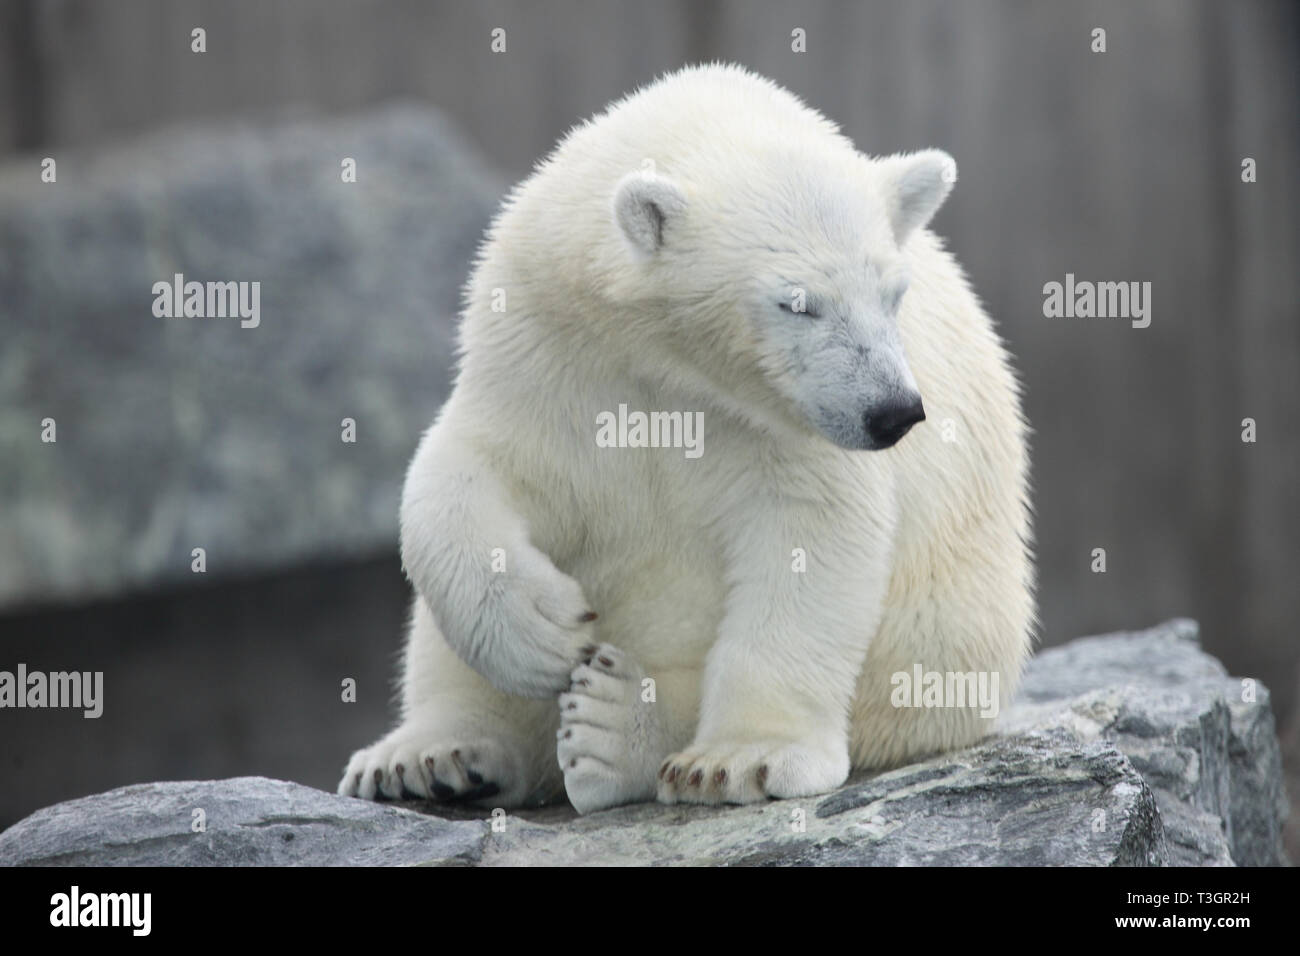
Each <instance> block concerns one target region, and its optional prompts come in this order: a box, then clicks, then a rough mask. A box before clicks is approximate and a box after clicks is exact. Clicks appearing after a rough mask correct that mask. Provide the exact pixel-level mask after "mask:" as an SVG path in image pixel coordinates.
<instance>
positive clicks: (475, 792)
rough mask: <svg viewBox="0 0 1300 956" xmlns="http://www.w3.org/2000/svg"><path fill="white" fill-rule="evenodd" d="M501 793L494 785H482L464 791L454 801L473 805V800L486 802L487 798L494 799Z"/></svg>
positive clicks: (489, 783)
mask: <svg viewBox="0 0 1300 956" xmlns="http://www.w3.org/2000/svg"><path fill="white" fill-rule="evenodd" d="M500 792H501V788H500V787H498V786H497V785H496V784H495V783H491V782H488V783H484V784H480V785H479V786H477V787H475V788H474V789H472V790H466V791H465V792H464V793H462V794H461V795H460V796H458V797H457V798H456V800H455V802H456V803H473V802H474V801H475V800H486V799H487V798H488V797H495V796H496V795H497V794H498V793H500Z"/></svg>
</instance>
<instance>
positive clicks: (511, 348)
mask: <svg viewBox="0 0 1300 956" xmlns="http://www.w3.org/2000/svg"><path fill="white" fill-rule="evenodd" d="M954 179H955V166H954V165H953V162H952V160H951V158H950V157H949V156H948V155H947V154H946V153H943V152H941V151H938V150H926V151H923V152H919V153H914V154H911V155H895V156H890V157H888V158H877V159H872V158H868V157H867V156H865V155H863V154H862V153H859V152H858V151H857V150H856V149H855V148H854V146H853V144H852V143H851V142H850V141H849V140H848V139H847V138H845V137H844V136H843V135H841V134H840V133H839V132H838V129H837V127H836V126H835V125H834V124H833V123H831V122H830V121H828V120H827V119H825V118H823V117H822V116H821V115H820V114H818V113H817V112H815V111H814V110H812V109H810V108H809V107H807V106H805V105H804V104H803V103H802V102H801V101H800V100H799V99H797V98H796V97H795V96H793V95H792V94H790V93H789V92H787V91H785V90H783V89H782V88H780V87H778V86H777V85H775V84H774V83H772V82H770V81H768V80H766V79H763V78H761V77H759V76H756V75H754V74H753V73H750V72H748V71H746V70H744V69H742V68H739V67H734V66H722V65H711V66H702V67H695V68H687V69H683V70H681V71H680V72H677V73H674V74H671V75H668V76H665V77H662V78H660V79H659V80H658V81H656V82H655V83H653V84H652V85H650V86H648V87H646V88H644V89H642V90H640V91H638V92H636V93H634V94H632V95H630V96H628V97H626V98H625V99H623V100H621V101H619V102H616V103H615V104H613V105H612V106H610V107H609V108H608V109H607V110H606V111H605V112H604V113H602V114H601V115H599V116H597V117H596V118H594V119H592V120H591V121H589V122H587V123H585V124H583V125H580V126H578V127H575V128H574V129H573V130H571V131H570V132H569V133H568V134H567V135H566V136H565V137H564V139H563V140H562V141H561V142H560V143H559V145H558V146H557V147H556V148H555V149H554V151H553V152H552V153H551V155H550V156H549V157H548V158H547V159H546V160H545V161H544V162H542V163H541V164H539V165H538V167H537V168H536V170H535V171H534V172H533V174H532V175H531V176H530V177H529V178H528V179H526V180H525V181H524V182H523V183H521V184H520V185H518V186H517V187H516V188H515V189H514V190H513V192H512V193H511V194H510V196H509V197H508V199H507V200H506V201H505V203H504V204H503V207H502V209H501V211H500V213H499V214H498V216H497V217H496V219H495V221H494V222H493V224H492V226H491V228H490V229H489V232H488V235H487V237H486V239H485V242H484V244H483V246H482V247H481V250H480V254H479V256H478V259H477V262H476V265H475V267H474V270H473V273H472V275H471V277H470V279H469V282H468V284H467V286H466V289H465V295H464V309H463V314H462V322H461V327H460V346H461V350H460V352H461V357H460V365H459V371H458V375H457V379H456V383H455V387H454V389H453V391H452V394H451V395H450V397H449V398H448V400H447V402H446V404H445V405H444V407H443V408H442V410H441V412H440V413H439V415H438V417H437V419H436V421H435V422H434V424H433V425H432V427H431V428H430V429H429V430H428V431H427V432H426V433H425V435H424V436H423V439H422V440H421V442H420V444H419V447H418V450H417V451H416V453H415V456H414V459H413V460H412V462H411V465H410V469H409V471H408V473H407V476H406V483H405V487H404V491H403V499H402V504H401V551H402V559H403V564H404V566H405V569H406V573H407V575H408V577H409V578H410V580H411V583H412V585H413V586H414V590H415V594H416V596H415V600H414V611H413V619H412V622H411V625H410V630H409V635H408V639H407V644H406V651H405V666H404V674H403V683H402V714H401V721H400V723H399V724H398V726H397V727H396V729H394V730H393V731H392V732H390V733H389V734H388V735H387V736H385V737H384V738H383V739H381V740H380V741H379V742H378V743H376V744H374V745H373V746H371V747H369V748H366V749H364V750H361V751H359V752H357V753H356V754H355V755H354V756H353V757H352V759H351V761H350V762H349V764H348V765H347V768H346V771H345V773H344V776H343V779H342V781H341V783H340V784H339V792H340V793H342V794H347V795H355V796H360V797H363V798H375V799H385V798H389V799H393V798H401V797H404V796H406V797H409V796H415V797H420V798H432V799H435V800H461V801H466V802H472V803H476V804H484V805H487V806H494V807H495V806H501V807H515V806H525V805H536V804H539V803H544V802H547V801H549V800H553V799H558V798H559V797H560V795H561V794H567V796H568V798H569V800H570V801H571V802H572V804H573V805H574V806H575V807H576V808H577V809H578V810H579V811H580V812H590V811H594V810H599V809H601V808H605V807H610V806H614V805H617V804H622V803H629V802H638V801H647V800H653V799H656V798H657V799H659V800H661V801H664V802H668V803H672V802H690V803H745V802H750V801H757V800H762V799H765V798H772V797H775V798H787V797H802V796H809V795H814V794H818V793H822V792H825V791H827V790H831V789H833V788H835V787H837V786H839V785H841V784H842V783H843V782H844V781H845V779H846V778H847V776H848V774H849V773H850V771H851V770H852V769H855V768H886V767H890V766H894V765H897V764H900V763H903V762H906V761H910V760H914V759H916V758H920V757H923V756H926V755H930V754H934V753H936V752H940V751H944V750H949V749H952V748H958V747H962V746H965V745H968V744H971V743H972V742H974V741H976V740H977V739H979V738H980V737H982V736H984V735H986V734H987V733H988V732H989V730H990V729H991V725H990V719H989V718H990V715H989V711H988V709H987V708H984V709H980V708H977V707H976V706H975V705H974V702H972V701H966V702H965V705H964V706H963V705H961V704H958V703H955V702H954V701H951V700H940V701H939V704H940V705H939V706H929V705H927V706H915V704H916V703H917V701H916V700H914V699H913V695H909V694H907V693H904V694H901V695H900V694H899V693H898V692H897V691H898V680H899V677H898V676H897V675H911V674H913V673H917V674H920V673H922V672H924V673H926V674H929V673H931V672H935V673H938V674H941V675H942V674H949V675H951V674H954V673H956V674H959V675H969V674H972V673H974V674H978V675H982V678H983V677H987V676H988V675H993V678H994V681H995V686H996V687H997V689H998V701H1000V702H1005V701H1006V699H1007V698H1008V697H1009V695H1010V694H1011V692H1012V690H1013V689H1014V687H1015V684H1016V680H1017V678H1018V676H1019V674H1020V670H1021V665H1022V663H1023V662H1024V660H1025V659H1026V656H1027V654H1028V653H1029V649H1030V646H1031V640H1032V633H1033V630H1034V626H1035V610H1034V602H1033V589H1034V580H1033V566H1032V562H1031V555H1030V512H1029V503H1028V496H1027V467H1028V462H1027V450H1026V430H1027V429H1026V425H1025V422H1024V419H1023V417H1022V414H1021V409H1020V401H1019V392H1018V386H1017V383H1016V380H1015V377H1014V375H1013V372H1012V370H1011V367H1010V364H1009V360H1008V355H1007V352H1006V350H1005V349H1004V347H1003V345H1002V343H1001V341H1000V340H999V338H998V336H997V334H996V333H995V331H994V328H993V324H992V322H991V320H990V319H989V317H988V315H986V314H985V312H984V310H983V308H982V307H981V305H980V303H979V302H978V300H977V299H976V297H975V295H974V293H973V292H972V291H971V289H970V287H969V286H968V285H967V282H966V280H965V278H964V277H963V274H962V272H961V270H960V268H959V266H958V265H957V263H956V262H955V261H954V260H953V258H952V257H951V256H950V255H949V254H948V253H947V252H946V251H945V250H944V249H943V247H942V245H941V244H940V242H939V240H937V239H936V238H935V237H934V236H933V235H932V234H931V233H929V232H928V231H926V229H925V228H924V227H925V226H926V224H927V222H928V221H929V220H930V218H931V216H933V214H934V213H935V211H936V210H937V209H938V208H939V206H940V205H941V204H942V203H943V201H944V200H945V198H946V197H947V195H948V193H949V191H950V189H951V188H952V183H953V181H954ZM637 413H640V415H641V418H640V419H636V414H637ZM614 416H617V417H618V420H619V422H620V424H619V426H618V427H617V428H616V429H610V428H608V427H607V426H609V424H610V422H611V420H612V418H613V417H614ZM647 420H649V421H650V422H651V430H652V431H654V432H655V434H654V435H653V436H651V439H650V440H647V436H646V434H645V431H646V429H645V427H644V426H645V422H646V421H647ZM683 420H685V421H687V422H698V423H699V425H700V426H701V428H700V431H699V434H698V435H697V436H696V437H695V442H696V445H697V446H698V447H696V449H695V452H696V453H695V454H691V453H690V449H689V448H683V447H680V445H681V442H680V441H676V442H674V440H673V439H674V438H680V434H679V430H678V428H677V424H678V423H679V422H681V421H683ZM629 422H631V423H632V424H630V425H629ZM656 423H657V424H656ZM669 425H671V426H672V427H668V426H669ZM602 431H604V432H605V433H606V435H605V437H606V438H607V439H608V438H609V434H610V433H613V432H616V433H617V435H618V437H619V440H618V441H615V442H613V443H612V444H614V445H615V447H609V446H610V444H611V442H610V441H608V440H606V441H600V440H598V435H599V434H600V433H601V432H602ZM659 438H662V439H664V440H663V441H658V440H654V439H659ZM674 444H677V445H678V446H679V447H672V446H673V445H674ZM656 446H658V447H656ZM982 678H981V679H982ZM949 683H950V686H951V683H952V682H949ZM958 683H960V681H959V682H958ZM998 701H995V702H994V703H995V707H996V704H997V703H998ZM927 703H928V704H933V703H934V701H928V702H927ZM944 704H947V706H943V705H944Z"/></svg>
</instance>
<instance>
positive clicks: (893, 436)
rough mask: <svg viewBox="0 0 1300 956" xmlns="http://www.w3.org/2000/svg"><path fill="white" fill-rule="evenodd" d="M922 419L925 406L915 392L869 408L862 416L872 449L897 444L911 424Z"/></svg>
mask: <svg viewBox="0 0 1300 956" xmlns="http://www.w3.org/2000/svg"><path fill="white" fill-rule="evenodd" d="M923 421H925V406H924V405H922V404H921V396H920V395H916V394H911V395H905V396H903V397H901V398H897V399H894V400H893V401H890V402H889V403H887V404H885V405H881V406H879V407H877V408H873V409H871V410H869V411H868V412H867V413H866V415H865V416H863V423H864V425H865V426H866V430H867V436H868V437H869V438H870V439H871V447H872V448H873V449H883V448H890V447H892V446H893V445H896V444H898V442H899V440H900V439H901V438H902V437H903V436H904V435H906V434H907V433H908V431H909V430H910V429H911V427H912V426H913V425H915V424H916V423H917V422H923Z"/></svg>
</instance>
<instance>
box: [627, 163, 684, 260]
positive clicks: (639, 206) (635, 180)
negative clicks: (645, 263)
mask: <svg viewBox="0 0 1300 956" xmlns="http://www.w3.org/2000/svg"><path fill="white" fill-rule="evenodd" d="M685 210H686V196H685V195H683V193H682V191H681V190H680V189H678V188H677V184H676V183H674V182H673V181H672V180H670V179H665V178H664V177H663V176H660V175H658V174H656V173H652V172H649V171H647V170H639V171H637V172H635V173H628V174H627V175H626V176H624V177H623V178H622V179H621V180H619V183H618V186H617V187H615V189H614V221H615V222H617V223H618V228H619V229H620V230H621V231H622V233H623V237H624V238H625V239H626V240H627V241H628V244H629V245H630V246H631V247H632V249H633V251H634V252H635V253H636V254H637V255H638V256H641V257H649V256H653V255H654V254H655V253H656V252H658V251H659V250H660V249H661V248H662V247H663V244H664V227H665V226H666V225H668V224H670V223H671V222H672V221H673V220H674V219H675V218H676V217H678V216H680V215H681V214H682V213H683V212H684V211H685Z"/></svg>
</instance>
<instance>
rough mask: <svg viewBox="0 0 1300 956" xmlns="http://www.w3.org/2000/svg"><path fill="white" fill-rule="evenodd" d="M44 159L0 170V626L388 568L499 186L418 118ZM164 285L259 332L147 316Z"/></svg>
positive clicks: (277, 129) (196, 137)
mask: <svg viewBox="0 0 1300 956" xmlns="http://www.w3.org/2000/svg"><path fill="white" fill-rule="evenodd" d="M344 157H351V158H354V159H355V160H356V161H357V182H356V183H353V184H345V183H343V182H342V180H341V175H340V173H341V166H340V163H341V161H342V159H343V158H344ZM56 158H57V160H58V164H59V165H58V182H57V183H55V184H43V183H41V182H40V181H39V166H38V161H37V158H36V157H27V158H25V159H22V160H17V161H10V162H8V163H7V164H5V165H4V166H3V167H0V314H2V315H3V325H4V329H5V346H4V349H3V350H0V459H2V460H4V462H5V467H4V468H3V469H0V497H2V498H3V500H4V501H5V507H4V508H3V509H0V556H6V555H7V556H9V557H8V559H5V560H0V606H3V605H5V604H12V603H15V602H20V601H35V600H46V599H51V598H74V597H75V598H86V597H89V596H96V595H108V594H113V593H118V592H121V591H123V590H129V589H137V588H142V587H144V586H146V585H154V584H157V583H159V582H163V581H168V580H175V579H181V578H184V579H188V580H193V575H192V572H191V569H190V564H191V557H190V554H191V550H192V549H193V548H197V547H201V548H204V549H205V550H206V561H207V572H208V574H210V575H213V576H216V575H227V574H231V573H236V572H237V573H255V572H257V571H259V570H262V569H267V568H275V567H280V566H284V565H290V564H294V563H300V562H302V561H304V559H311V560H313V561H324V560H330V559H332V558H338V557H346V556H353V555H358V554H361V555H364V554H373V553H377V552H391V551H392V550H393V549H394V547H395V542H396V540H397V506H398V498H399V493H400V485H401V480H402V475H403V473H404V471H405V466H406V463H407V461H408V460H409V458H410V455H411V452H412V451H413V450H414V447H415V443H416V441H417V440H418V437H419V435H420V433H421V432H422V431H423V429H424V428H425V427H426V426H427V425H428V423H429V421H430V420H431V419H432V417H433V414H434V412H435V411H436V409H437V408H438V406H439V404H440V403H441V401H442V399H443V398H444V397H445V396H446V394H447V391H448V388H449V374H450V370H451V367H452V364H453V356H452V349H453V327H454V325H453V322H454V316H455V314H456V312H457V309H458V305H459V290H460V286H461V284H462V283H463V281H464V278H465V276H466V274H467V271H468V268H469V263H470V260H471V259H472V255H473V251H474V249H475V247H476V245H477V243H478V241H479V239H480V237H481V234H482V231H483V228H484V226H485V225H486V224H487V222H488V220H489V218H490V216H491V214H492V211H493V209H494V208H495V206H496V204H497V202H498V201H499V199H500V197H501V194H502V187H503V183H502V182H501V181H500V180H499V179H498V178H497V177H496V176H494V175H492V174H490V173H489V172H487V171H486V169H487V167H486V165H485V163H484V162H483V161H482V159H481V158H479V156H478V155H476V153H475V152H474V151H473V150H472V149H471V148H470V147H469V146H468V145H467V144H466V143H465V142H464V140H462V139H461V137H460V136H459V134H458V133H457V132H456V131H455V130H454V129H453V128H451V127H450V126H449V124H448V123H447V122H446V121H445V120H444V119H443V118H442V117H441V116H440V114H437V113H435V112H432V111H430V110H428V109H424V108H415V107H394V108H389V109H386V110H384V111H381V112H377V113H373V114H369V115H365V116H363V117H361V118H358V119H354V120H347V121H332V122H318V123H307V122H293V123H289V124H278V125H230V126H215V127H214V126H208V127H201V128H195V129H190V130H174V129H173V130H167V131H164V132H160V133H157V134H154V135H152V136H149V137H147V138H145V139H141V140H138V141H134V142H132V143H130V144H127V145H124V146H119V147H114V148H111V149H109V150H106V151H103V152H100V153H98V154H96V155H94V156H93V157H92V156H78V155H75V154H66V155H65V154H63V153H60V154H59V155H58V156H57V157H56ZM175 273H181V274H183V275H184V276H185V279H186V280H187V281H190V280H195V281H200V282H206V281H248V282H252V281H259V282H260V283H261V303H260V313H261V321H260V325H259V326H258V327H256V328H241V327H240V321H239V319H238V318H170V319H167V318H157V317H155V316H154V315H153V301H154V296H153V292H152V286H153V284H154V283H155V282H159V281H167V282H170V281H171V280H172V276H173V275H174V274H175ZM44 418H53V419H54V420H55V422H56V427H57V438H58V440H57V442H56V443H54V444H44V443H42V442H41V421H42V419H44ZM344 418H352V419H355V421H356V435H357V440H356V443H355V444H349V443H344V442H343V441H342V440H341V437H340V436H341V431H342V429H341V425H340V422H341V421H342V420H343V419H344Z"/></svg>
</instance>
